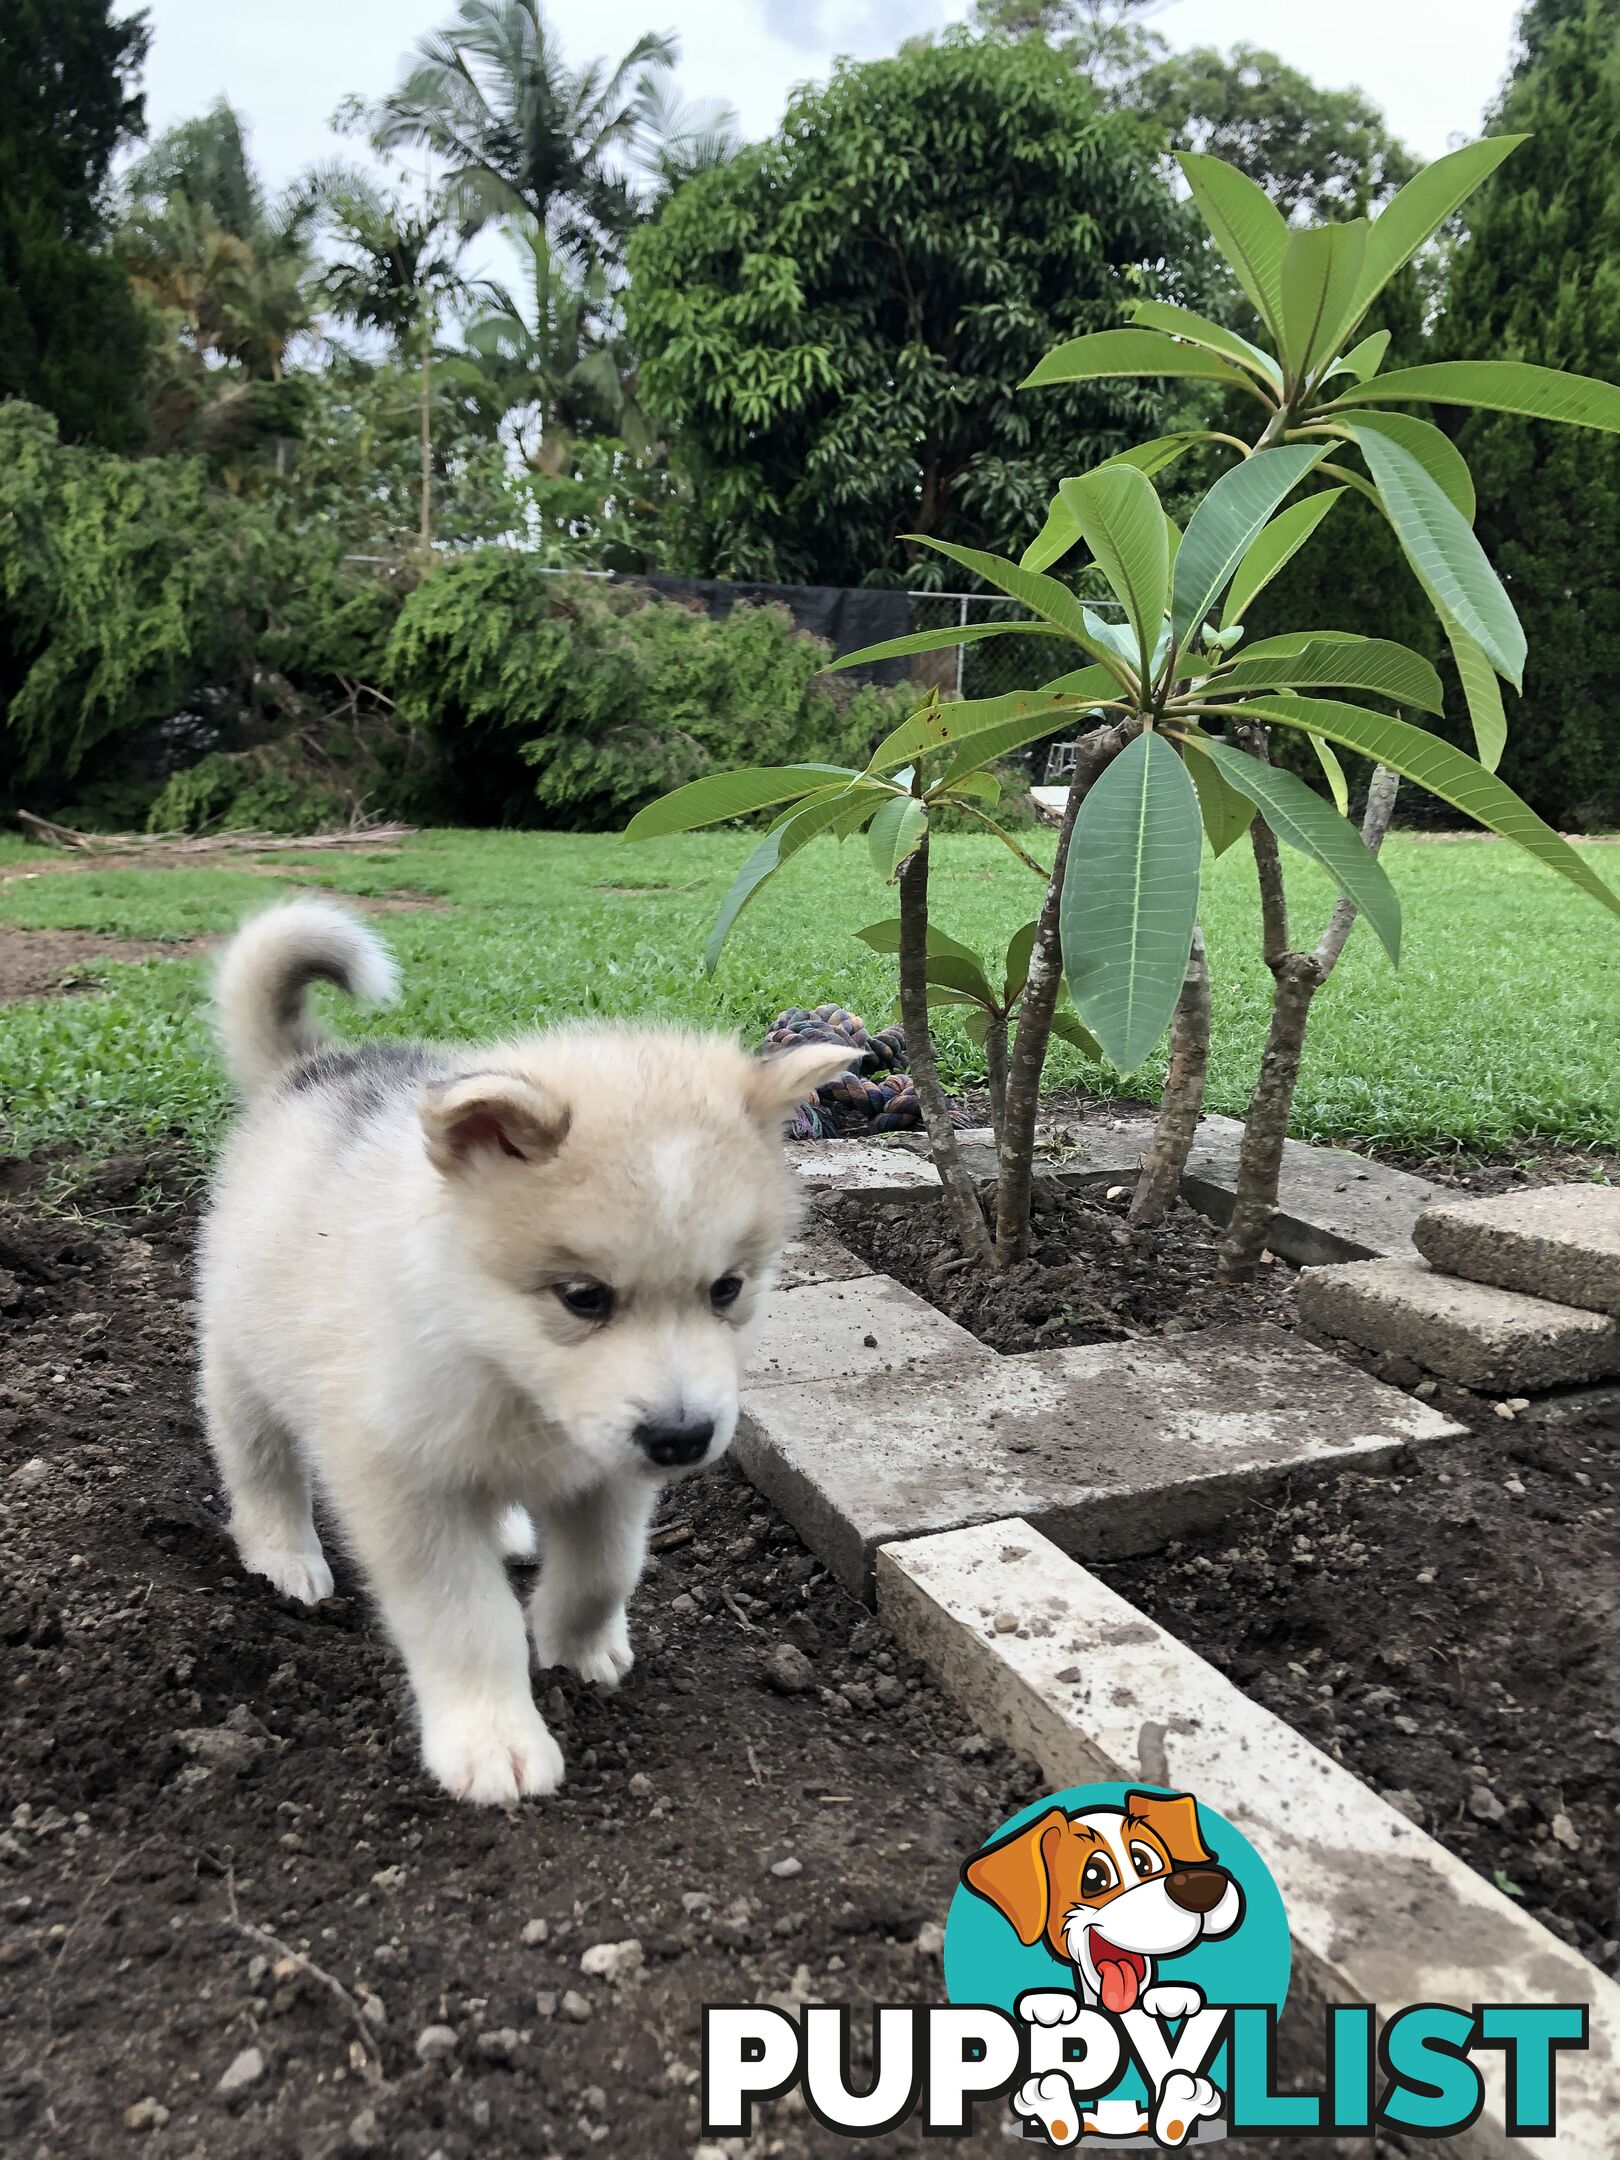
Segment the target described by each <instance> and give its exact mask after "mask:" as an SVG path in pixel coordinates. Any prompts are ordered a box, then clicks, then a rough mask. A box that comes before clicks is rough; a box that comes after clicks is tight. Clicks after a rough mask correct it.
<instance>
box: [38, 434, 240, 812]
mask: <svg viewBox="0 0 1620 2160" xmlns="http://www.w3.org/2000/svg"><path fill="white" fill-rule="evenodd" d="M270 583H271V558H270V540H269V527H268V523H267V520H266V518H265V517H264V515H263V513H262V512H261V511H260V509H259V508H258V506H256V505H252V504H247V503H244V502H242V501H241V500H240V499H239V498H237V497H234V496H232V495H229V494H227V493H226V492H225V491H224V490H223V489H221V488H218V487H215V486H213V485H212V484H211V482H210V480H209V476H208V471H207V468H206V466H205V465H204V464H203V462H202V460H201V459H199V458H178V457H170V458H139V459H128V458H122V457H117V456H114V455H111V454H109V453H107V452H105V451H101V450H95V449H90V448H85V447H70V446H68V445H66V444H64V443H62V442H61V441H60V440H59V439H58V434H57V429H56V426H55V423H54V422H53V420H52V419H51V417H50V416H49V415H48V414H46V413H43V412H41V411H39V410H38V409H36V408H35V407H33V406H30V405H25V404H22V403H21V402H18V401H13V402H11V403H9V404H6V405H0V708H3V709H4V712H5V730H6V737H7V754H6V755H5V757H4V758H3V760H0V762H3V763H4V765H5V766H6V767H7V768H8V770H9V771H10V772H11V773H12V774H13V775H14V776H15V778H16V780H17V781H18V782H22V781H28V780H39V781H40V782H41V783H42V784H44V785H46V786H47V787H49V786H50V785H55V784H60V782H61V781H62V780H64V779H67V778H71V777H73V776H74V775H75V774H77V773H79V772H80V771H81V770H82V769H84V768H86V767H87V766H88V765H89V764H90V763H91V762H92V761H93V760H94V758H95V757H96V756H97V754H98V753H100V752H102V751H103V750H104V748H105V747H107V746H109V745H112V744H115V743H116V742H118V741H119V740H120V739H123V738H127V737H129V736H130V735H132V734H135V733H137V732H138V731H140V730H141V729H143V728H145V727H147V726H149V725H151V724H152V723H153V722H155V721H159V720H167V719H169V718H171V717H172V716H173V714H174V713H175V712H176V711H177V710H179V709H180V708H181V707H182V706H183V705H184V703H185V701H186V699H187V698H188V697H189V696H190V695H191V694H192V693H193V692H194V691H195V690H196V689H197V688H198V687H199V686H202V685H210V684H214V685H217V684H219V683H221V682H223V681H226V680H229V679H231V678H233V677H236V676H239V675H241V674H243V673H245V672H246V671H247V670H248V668H249V667H250V665H251V656H252V652H253V639H254V631H255V626H256V625H257V624H259V623H262V620H263V610H264V605H265V596H266V593H267V591H268V589H269V587H270Z"/></svg>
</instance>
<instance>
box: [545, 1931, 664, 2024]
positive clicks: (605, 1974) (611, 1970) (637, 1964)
mask: <svg viewBox="0 0 1620 2160" xmlns="http://www.w3.org/2000/svg"><path fill="white" fill-rule="evenodd" d="M646 1962H647V1957H646V1953H645V1951H644V1950H643V1949H642V1947H641V1944H640V1943H639V1942H638V1941H637V1940H636V1939H635V1937H634V1936H632V1937H631V1939H630V1940H629V1941H628V1942H616V1943H608V1942H604V1943H592V1945H591V1947H590V1948H589V1949H588V1950H587V1951H586V1952H585V1953H584V1955H583V1956H582V1957H581V1958H580V1961H579V1969H580V1971H581V1972H582V1973H584V1974H585V1976H586V1978H587V1979H590V1980H608V1981H611V1982H612V1984H613V1985H614V1986H615V1987H619V1986H622V1985H623V1983H624V1982H625V1981H626V1980H628V1979H630V1978H631V1976H632V1975H633V1974H635V1973H638V1972H640V1970H641V1968H642V1967H643V1965H645V1964H646ZM564 2007H566V2003H565V2006H564ZM569 2015H570V2016H572V2015H573V2013H572V2012H571V2011H570V2012H569Z"/></svg>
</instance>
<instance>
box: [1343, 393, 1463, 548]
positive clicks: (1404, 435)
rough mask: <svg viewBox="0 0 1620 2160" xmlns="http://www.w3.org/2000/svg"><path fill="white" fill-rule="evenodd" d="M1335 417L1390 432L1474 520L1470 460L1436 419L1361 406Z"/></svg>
mask: <svg viewBox="0 0 1620 2160" xmlns="http://www.w3.org/2000/svg"><path fill="white" fill-rule="evenodd" d="M1335 417H1336V418H1338V419H1339V420H1341V421H1349V422H1353V423H1354V425H1355V426H1356V427H1358V428H1376V429H1377V431H1378V433H1379V434H1380V435H1387V436H1388V437H1389V439H1390V441H1391V442H1397V443H1399V444H1400V446H1401V448H1402V449H1403V450H1407V451H1410V452H1411V454H1412V456H1413V457H1415V458H1416V459H1417V461H1418V463H1419V464H1420V465H1421V466H1422V467H1423V470H1424V471H1425V472H1426V473H1427V474H1428V476H1429V478H1430V479H1431V480H1432V481H1433V482H1434V483H1435V485H1436V486H1437V487H1438V488H1439V490H1440V492H1441V494H1442V495H1444V496H1445V498H1446V500H1447V501H1448V502H1449V503H1451V504H1452V505H1453V506H1454V507H1455V508H1456V509H1457V510H1458V511H1460V512H1461V514H1462V516H1464V517H1465V518H1466V519H1467V520H1468V522H1469V524H1470V525H1472V524H1473V522H1474V476H1473V474H1472V473H1471V472H1470V471H1469V470H1468V460H1467V459H1466V458H1465V457H1464V456H1463V454H1462V452H1461V451H1460V450H1459V449H1458V448H1457V445H1456V444H1455V443H1454V442H1453V441H1452V439H1451V437H1450V436H1449V435H1443V434H1442V433H1441V432H1440V430H1439V429H1438V428H1437V427H1436V426H1435V425H1434V423H1433V421H1431V420H1419V419H1418V418H1417V416H1416V415H1415V414H1413V413H1403V412H1362V411H1361V410H1360V409H1359V407H1358V408H1355V409H1353V410H1352V411H1350V412H1346V413H1340V414H1337V415H1336V416H1335Z"/></svg>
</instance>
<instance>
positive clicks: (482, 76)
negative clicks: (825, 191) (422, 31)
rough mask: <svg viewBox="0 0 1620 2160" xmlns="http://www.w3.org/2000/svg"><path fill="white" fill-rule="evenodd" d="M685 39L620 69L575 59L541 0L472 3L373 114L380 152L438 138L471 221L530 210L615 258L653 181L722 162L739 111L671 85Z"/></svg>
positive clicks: (555, 237)
mask: <svg viewBox="0 0 1620 2160" xmlns="http://www.w3.org/2000/svg"><path fill="white" fill-rule="evenodd" d="M677 54H678V46H677V42H676V40H675V39H674V38H673V37H670V36H658V35H656V34H654V33H651V32H649V33H647V34H646V35H644V36H642V37H639V38H637V40H636V42H635V43H634V44H633V45H632V46H631V47H630V50H629V51H628V52H627V53H626V54H625V55H624V56H623V58H622V59H621V60H619V61H618V63H617V64H616V65H614V66H611V67H610V66H609V65H608V63H607V62H606V61H604V60H594V61H592V62H591V63H590V65H589V66H587V67H585V68H582V69H580V70H578V71H575V70H574V69H571V68H570V67H569V66H568V65H567V63H566V61H565V60H564V58H563V54H562V48H561V45H560V43H559V41H558V39H557V36H556V33H555V31H554V30H553V29H552V27H551V25H550V24H549V23H548V22H547V21H546V18H545V16H544V14H543V13H542V11H541V5H540V0H458V4H457V7H456V12H455V14H454V16H453V17H452V18H451V20H450V22H449V23H448V24H447V25H446V26H445V27H444V28H443V29H440V30H435V31H432V32H430V33H429V34H428V35H427V36H426V37H424V38H422V39H421V40H420V41H419V43H418V44H417V47H416V52H415V56H414V65H412V67H411V69H410V72H409V74H408V75H407V76H406V78H405V80H404V82H402V83H401V84H400V86H399V88H398V89H397V90H395V91H393V92H392V93H391V94H390V95H389V96H388V97H386V98H385V99H384V100H383V101H382V103H381V105H379V106H378V107H377V108H376V109H375V111H374V112H373V114H372V122H373V140H374V141H375V143H376V145H377V147H378V148H379V149H380V150H387V149H393V148H396V147H399V146H401V145H406V144H409V145H425V146H426V147H427V148H428V149H430V150H431V151H433V153H434V154H435V156H436V157H437V158H438V159H439V160H440V161H441V162H442V165H443V168H444V172H445V178H446V185H447V187H448V188H449V189H450V191H451V195H452V199H453V201H454V204H455V208H456V210H457V213H458V214H459V215H460V216H461V218H462V220H463V222H464V224H465V225H466V226H467V228H468V229H469V230H475V229H476V228H477V227H478V226H479V225H481V224H485V223H488V222H490V221H491V220H504V219H506V218H510V217H513V216H516V215H521V214H525V213H526V214H527V215H528V216H529V217H530V218H532V219H533V220H534V222H535V224H536V225H538V226H539V227H540V228H541V230H542V231H543V232H544V233H545V234H546V236H547V238H548V239H549V240H550V241H551V242H552V243H553V244H554V245H555V246H557V247H559V248H560V249H561V250H562V251H563V252H564V253H565V254H568V255H571V256H574V257H575V258H577V259H580V260H584V261H593V260H594V261H609V262H612V261H615V260H616V259H617V257H618V253H619V250H620V247H621V245H622V242H623V239H624V236H625V234H626V233H627V232H628V231H629V229H630V228H631V226H632V225H634V224H635V223H636V221H637V219H638V218H639V217H640V216H641V215H642V214H643V212H644V209H645V207H646V206H647V195H648V190H647V189H646V187H645V183H646V182H649V181H650V182H651V183H652V191H653V192H654V193H656V191H657V190H659V189H662V188H667V187H668V186H670V185H671V184H673V182H674V181H675V180H677V179H678V178H680V177H682V176H683V175H684V173H685V172H686V171H687V170H693V169H700V168H701V167H702V166H704V165H708V164H713V163H717V162H718V161H719V160H720V159H721V158H722V157H724V156H725V155H727V154H729V151H730V149H731V148H732V146H733V145H734V142H735V120H734V118H733V116H732V114H731V111H730V109H729V107H725V106H721V105H715V104H705V105H702V106H682V105H681V104H680V103H679V102H678V101H677V100H675V99H674V98H673V97H672V95H671V86H670V82H669V75H670V70H671V69H672V68H673V67H674V65H675V61H676V58H677Z"/></svg>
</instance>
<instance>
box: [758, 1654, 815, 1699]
mask: <svg viewBox="0 0 1620 2160" xmlns="http://www.w3.org/2000/svg"><path fill="white" fill-rule="evenodd" d="M761 1670H762V1671H763V1673H764V1677H765V1684H766V1686H767V1687H770V1688H774V1689H775V1691H776V1693H777V1694H778V1695H804V1694H807V1693H808V1692H809V1690H810V1689H811V1688H813V1687H814V1686H815V1684H816V1669H815V1667H814V1666H813V1665H812V1664H811V1662H810V1660H809V1659H808V1658H807V1657H806V1656H805V1654H804V1652H803V1651H802V1650H800V1649H798V1648H797V1647H796V1646H795V1645H794V1644H793V1643H786V1642H784V1643H778V1644H777V1645H776V1648H775V1649H774V1650H772V1651H771V1652H770V1653H769V1655H768V1656H767V1657H766V1659H765V1662H764V1665H763V1666H762V1668H761Z"/></svg>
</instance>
